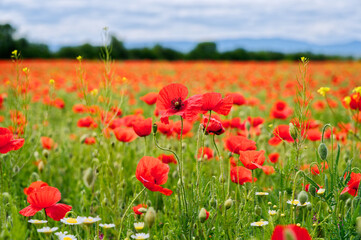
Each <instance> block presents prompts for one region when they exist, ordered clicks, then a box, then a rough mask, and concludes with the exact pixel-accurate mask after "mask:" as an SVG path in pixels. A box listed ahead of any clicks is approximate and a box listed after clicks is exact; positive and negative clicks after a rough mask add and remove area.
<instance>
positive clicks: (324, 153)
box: [318, 143, 328, 160]
mask: <svg viewBox="0 0 361 240" xmlns="http://www.w3.org/2000/svg"><path fill="white" fill-rule="evenodd" d="M327 154H328V150H327V146H326V144H324V143H321V144H320V146H318V155H319V156H320V158H321V159H322V160H326V158H327Z"/></svg>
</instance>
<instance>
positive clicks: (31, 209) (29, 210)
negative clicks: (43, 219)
mask: <svg viewBox="0 0 361 240" xmlns="http://www.w3.org/2000/svg"><path fill="white" fill-rule="evenodd" d="M41 210H42V208H37V207H34V206H32V205H30V206H27V207H26V208H24V209H23V210H21V211H20V212H19V213H20V214H21V215H23V216H25V217H30V216H34V215H35V213H37V212H39V211H41Z"/></svg>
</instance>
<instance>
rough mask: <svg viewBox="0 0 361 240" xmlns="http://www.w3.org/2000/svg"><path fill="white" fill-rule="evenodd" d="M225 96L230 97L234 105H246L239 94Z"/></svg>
mask: <svg viewBox="0 0 361 240" xmlns="http://www.w3.org/2000/svg"><path fill="white" fill-rule="evenodd" d="M226 96H227V97H228V96H230V97H232V99H233V104H234V105H239V106H240V105H244V104H246V103H247V101H246V99H245V98H244V97H243V95H241V94H239V93H227V94H226Z"/></svg>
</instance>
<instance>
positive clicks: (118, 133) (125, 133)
mask: <svg viewBox="0 0 361 240" xmlns="http://www.w3.org/2000/svg"><path fill="white" fill-rule="evenodd" d="M113 133H114V135H115V137H116V138H117V139H118V141H120V142H132V141H134V140H135V139H136V138H137V135H136V134H135V132H134V130H133V129H131V128H124V127H118V128H116V129H114V130H113Z"/></svg>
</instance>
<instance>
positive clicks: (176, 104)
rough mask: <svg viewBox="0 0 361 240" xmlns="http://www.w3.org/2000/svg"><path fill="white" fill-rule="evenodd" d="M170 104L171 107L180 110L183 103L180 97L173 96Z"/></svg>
mask: <svg viewBox="0 0 361 240" xmlns="http://www.w3.org/2000/svg"><path fill="white" fill-rule="evenodd" d="M171 104H172V109H173V110H180V109H181V108H182V107H183V106H184V104H183V103H182V99H181V98H175V99H173V100H172V101H171Z"/></svg>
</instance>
